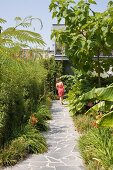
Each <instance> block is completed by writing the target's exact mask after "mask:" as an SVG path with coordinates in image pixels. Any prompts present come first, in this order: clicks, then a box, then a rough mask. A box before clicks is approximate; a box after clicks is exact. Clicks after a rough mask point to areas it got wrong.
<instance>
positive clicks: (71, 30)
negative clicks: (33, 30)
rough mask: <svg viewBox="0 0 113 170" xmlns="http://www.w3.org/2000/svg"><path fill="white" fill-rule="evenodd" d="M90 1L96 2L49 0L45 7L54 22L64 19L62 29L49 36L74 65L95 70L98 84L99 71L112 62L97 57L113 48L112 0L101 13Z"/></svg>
mask: <svg viewBox="0 0 113 170" xmlns="http://www.w3.org/2000/svg"><path fill="white" fill-rule="evenodd" d="M92 4H96V2H95V1H94V0H88V2H86V1H85V0H80V1H79V2H78V3H77V4H76V3H75V1H74V0H52V1H51V4H50V6H49V9H50V11H51V12H52V17H53V18H57V20H58V24H59V23H60V22H61V21H62V20H64V21H65V30H54V31H53V33H52V35H51V37H52V38H53V37H55V38H56V40H57V41H60V42H62V44H63V45H65V47H66V54H67V56H69V58H70V59H71V61H72V62H73V63H74V65H75V66H76V68H78V69H81V70H83V71H86V72H87V71H88V70H95V71H96V72H97V73H98V85H99V86H101V81H100V73H101V72H103V71H104V70H108V69H109V65H110V64H111V61H112V60H111V61H110V60H101V59H100V56H101V55H102V54H104V55H109V53H110V52H111V50H113V41H112V40H113V2H112V1H110V2H109V3H108V7H107V9H106V11H104V12H102V13H101V12H94V11H93V10H92V9H91V5H92ZM94 56H97V57H95V58H94ZM112 63H113V62H112Z"/></svg>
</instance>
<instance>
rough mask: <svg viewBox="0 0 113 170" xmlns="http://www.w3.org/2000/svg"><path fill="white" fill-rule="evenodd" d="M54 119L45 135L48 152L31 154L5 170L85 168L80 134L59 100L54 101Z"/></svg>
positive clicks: (65, 106) (76, 169)
mask: <svg viewBox="0 0 113 170" xmlns="http://www.w3.org/2000/svg"><path fill="white" fill-rule="evenodd" d="M51 111H52V113H53V120H51V121H50V130H49V131H48V132H46V133H45V134H44V135H45V137H46V138H47V142H48V146H49V149H48V152H47V153H44V154H39V155H35V154H33V155H30V156H29V158H27V159H26V160H24V161H22V162H21V163H19V164H17V165H15V166H14V167H8V168H5V170H85V168H84V165H83V161H82V159H81V157H80V153H79V151H78V148H77V144H78V138H79V134H78V132H77V131H75V129H74V125H73V121H72V118H71V117H70V115H69V110H68V107H67V105H66V104H65V103H64V105H61V104H60V103H59V101H58V100H55V101H53V102H52V108H51Z"/></svg>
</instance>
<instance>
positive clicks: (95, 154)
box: [79, 128, 113, 170]
mask: <svg viewBox="0 0 113 170" xmlns="http://www.w3.org/2000/svg"><path fill="white" fill-rule="evenodd" d="M79 141H80V142H79V147H80V150H81V154H82V156H83V158H84V160H85V163H86V165H87V169H88V170H95V169H98V170H108V169H109V170H112V169H113V129H109V128H95V129H93V130H90V131H89V132H88V133H86V134H84V135H83V136H82V137H81V138H80V140H79Z"/></svg>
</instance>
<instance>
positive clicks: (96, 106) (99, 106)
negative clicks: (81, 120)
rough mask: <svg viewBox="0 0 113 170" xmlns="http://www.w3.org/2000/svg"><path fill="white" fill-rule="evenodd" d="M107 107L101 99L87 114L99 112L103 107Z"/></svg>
mask: <svg viewBox="0 0 113 170" xmlns="http://www.w3.org/2000/svg"><path fill="white" fill-rule="evenodd" d="M103 107H105V101H101V102H99V103H97V104H96V105H94V106H93V107H91V108H90V109H89V110H88V111H87V112H86V113H85V114H92V113H97V112H98V111H99V110H102V108H103Z"/></svg>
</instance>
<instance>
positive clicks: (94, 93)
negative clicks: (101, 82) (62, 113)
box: [80, 86, 113, 101]
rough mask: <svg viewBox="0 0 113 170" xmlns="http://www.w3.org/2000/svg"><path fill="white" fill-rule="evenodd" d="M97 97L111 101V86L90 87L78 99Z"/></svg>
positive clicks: (112, 93) (112, 98)
mask: <svg viewBox="0 0 113 170" xmlns="http://www.w3.org/2000/svg"><path fill="white" fill-rule="evenodd" d="M89 99H97V100H104V101H113V86H109V87H106V88H97V89H92V90H91V91H89V92H87V93H85V94H83V96H82V97H81V99H80V100H89Z"/></svg>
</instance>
